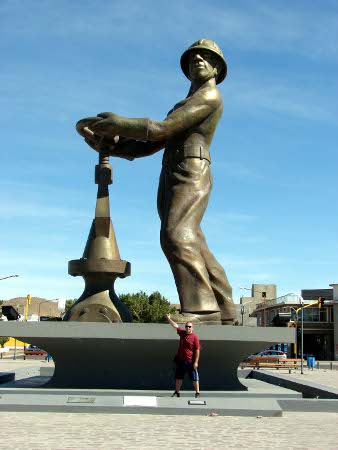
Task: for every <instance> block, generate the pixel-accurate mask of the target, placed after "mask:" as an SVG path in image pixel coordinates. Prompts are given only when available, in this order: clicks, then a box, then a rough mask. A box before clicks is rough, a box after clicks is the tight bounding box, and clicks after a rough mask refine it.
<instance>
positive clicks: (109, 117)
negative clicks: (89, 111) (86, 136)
mask: <svg viewBox="0 0 338 450" xmlns="http://www.w3.org/2000/svg"><path fill="white" fill-rule="evenodd" d="M118 117H119V116H118V115H117V114H114V113H112V112H104V113H100V114H98V115H97V118H96V121H94V120H93V122H91V123H90V124H88V128H89V129H90V130H91V131H92V132H93V133H95V134H98V135H99V136H103V137H110V136H114V135H115V134H116V133H115V127H116V123H117V121H118ZM88 119H90V120H92V119H95V118H94V117H89V118H88Z"/></svg>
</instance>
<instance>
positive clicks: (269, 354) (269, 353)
mask: <svg viewBox="0 0 338 450" xmlns="http://www.w3.org/2000/svg"><path fill="white" fill-rule="evenodd" d="M269 358H271V359H276V358H278V359H286V353H284V352H281V351H279V350H264V351H263V352H259V353H255V354H254V355H250V356H248V357H247V358H245V360H244V361H252V360H254V361H256V360H257V361H259V360H260V359H263V360H264V359H269Z"/></svg>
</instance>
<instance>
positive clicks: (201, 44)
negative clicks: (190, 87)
mask: <svg viewBox="0 0 338 450" xmlns="http://www.w3.org/2000/svg"><path fill="white" fill-rule="evenodd" d="M198 49H203V50H209V51H210V52H212V53H214V54H215V55H216V56H217V57H218V62H219V64H220V65H221V70H220V72H219V74H218V76H217V80H216V83H217V84H220V83H222V81H223V80H224V78H225V77H226V75H227V63H226V62H225V59H224V56H223V53H222V51H221V49H220V48H219V47H218V45H217V44H216V42H214V41H211V40H210V39H200V40H199V41H197V42H194V43H193V44H192V45H191V46H190V47H189V48H188V50H186V51H185V52H184V53H183V55H182V56H181V68H182V70H183V73H184V75H185V76H186V77H187V78H189V55H190V53H191V52H192V51H196V50H198Z"/></svg>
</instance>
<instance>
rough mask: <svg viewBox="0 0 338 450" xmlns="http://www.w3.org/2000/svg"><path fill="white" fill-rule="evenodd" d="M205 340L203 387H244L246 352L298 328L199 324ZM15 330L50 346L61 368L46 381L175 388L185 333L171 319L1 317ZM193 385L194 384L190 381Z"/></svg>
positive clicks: (5, 330) (288, 339)
mask: <svg viewBox="0 0 338 450" xmlns="http://www.w3.org/2000/svg"><path fill="white" fill-rule="evenodd" d="M194 331H195V332H196V334H197V335H198V336H199V338H200V340H201V345H202V351H201V357H200V367H199V372H200V378H201V390H203V391H206V390H208V391H213V390H227V391H229V390H232V391H243V390H247V388H246V387H245V386H244V385H242V384H241V383H240V381H239V380H238V376H237V369H238V365H239V363H240V361H242V360H243V359H244V358H245V357H246V356H248V355H250V354H252V353H256V352H258V351H261V350H264V349H265V348H267V347H269V346H271V345H273V344H276V343H280V342H284V343H293V342H294V341H295V331H294V329H292V328H269V327H267V328H253V327H240V326H238V327H234V326H208V327H205V326H198V325H196V326H195V329H194ZM0 336H12V337H14V338H17V339H20V340H23V341H25V342H29V343H30V344H33V345H36V346H38V347H41V348H43V349H44V350H46V351H47V352H48V353H49V354H50V355H52V357H53V359H54V362H55V372H54V375H53V377H52V378H51V379H50V381H49V382H48V383H47V384H46V385H45V386H46V387H55V388H66V387H67V388H77V389H83V388H88V389H97V388H101V389H142V390H143V389H144V390H150V389H173V387H174V365H173V363H172V360H173V358H174V355H175V354H176V350H177V347H178V342H179V337H178V335H177V334H176V332H175V330H174V329H173V328H172V327H171V326H170V325H166V324H163V325H162V324H128V323H114V324H112V323H90V322H89V323H83V322H1V324H0ZM187 385H188V386H189V387H190V388H191V386H190V384H187Z"/></svg>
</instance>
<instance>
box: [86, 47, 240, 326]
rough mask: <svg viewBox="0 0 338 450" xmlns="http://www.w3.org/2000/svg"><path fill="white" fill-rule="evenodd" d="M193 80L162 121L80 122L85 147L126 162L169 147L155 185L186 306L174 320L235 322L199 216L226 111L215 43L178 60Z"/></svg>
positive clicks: (101, 118) (165, 241)
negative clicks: (212, 152)
mask: <svg viewBox="0 0 338 450" xmlns="http://www.w3.org/2000/svg"><path fill="white" fill-rule="evenodd" d="M181 67H182V70H183V72H184V74H185V75H186V77H187V78H188V79H189V80H190V81H191V86H190V89H189V92H188V95H187V97H186V98H185V99H183V100H181V101H180V102H178V103H176V105H175V106H174V107H173V109H172V110H171V111H170V112H169V113H168V115H167V117H166V118H165V119H164V120H163V121H155V120H150V119H147V118H142V119H133V118H127V117H122V116H118V115H117V114H114V113H111V112H106V113H101V114H98V115H97V116H96V117H88V118H85V119H82V120H80V121H79V122H78V123H77V130H78V131H79V133H80V134H81V135H82V136H84V137H85V140H86V142H87V144H89V145H90V146H91V147H92V148H94V149H95V150H99V151H104V152H107V154H109V155H111V156H118V157H121V158H126V159H130V160H132V159H134V158H140V157H143V156H149V155H152V154H154V153H155V152H158V151H159V150H161V149H164V154H163V165H162V171H161V175H160V180H159V188H158V212H159V216H160V219H161V246H162V249H163V252H164V254H165V256H166V258H167V260H168V262H169V264H170V267H171V270H172V272H173V275H174V278H175V283H176V286H177V291H178V295H179V299H180V303H181V312H180V314H177V315H175V316H172V318H173V320H175V321H176V322H179V323H182V322H184V323H185V322H187V321H189V322H193V323H198V322H209V323H221V322H222V323H223V324H226V325H230V324H233V322H234V320H235V317H236V314H235V306H234V303H233V301H232V289H231V286H230V285H229V282H228V279H227V277H226V274H225V272H224V269H223V268H222V267H221V265H220V264H219V263H218V262H217V261H216V259H215V257H214V256H213V254H212V253H211V251H210V250H209V248H208V246H207V244H206V241H205V237H204V235H203V232H202V230H201V226H200V224H201V220H202V218H203V215H204V212H205V210H206V208H207V205H208V201H209V196H210V191H211V188H212V174H211V169H210V163H211V157H210V145H211V141H212V138H213V136H214V133H215V130H216V127H217V124H218V122H219V120H220V118H221V115H222V111H223V102H222V98H221V94H220V92H219V90H218V89H217V87H216V85H217V84H219V83H221V82H222V81H223V80H224V78H225V77H226V73H227V65H226V62H225V60H224V57H223V54H222V52H221V50H220V48H219V47H218V46H217V44H216V43H215V42H214V41H211V40H209V39H200V40H199V41H197V42H196V43H194V44H193V45H192V46H191V47H189V48H188V50H186V51H185V52H184V53H183V55H182V57H181Z"/></svg>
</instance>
